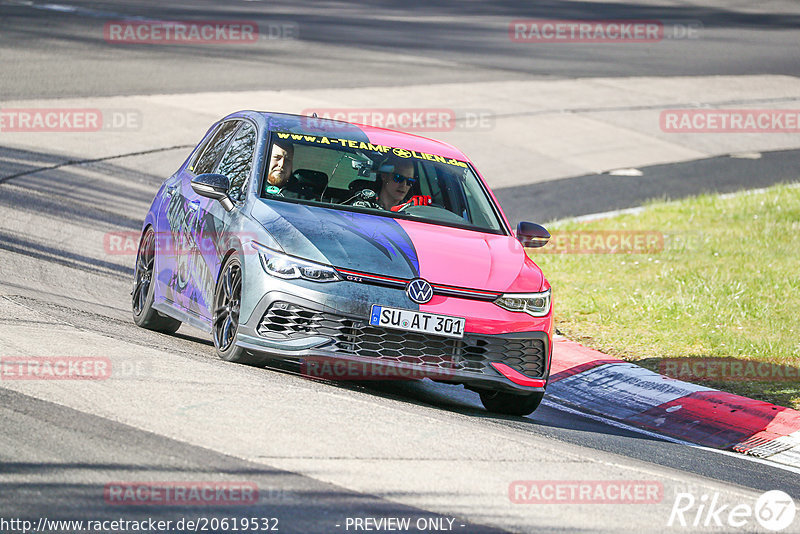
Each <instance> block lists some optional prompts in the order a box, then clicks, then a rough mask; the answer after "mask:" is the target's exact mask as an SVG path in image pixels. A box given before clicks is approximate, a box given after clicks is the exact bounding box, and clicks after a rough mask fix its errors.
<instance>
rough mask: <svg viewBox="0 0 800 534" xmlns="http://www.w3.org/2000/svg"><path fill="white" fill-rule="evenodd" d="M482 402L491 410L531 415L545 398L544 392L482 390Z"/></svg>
mask: <svg viewBox="0 0 800 534" xmlns="http://www.w3.org/2000/svg"><path fill="white" fill-rule="evenodd" d="M480 396H481V403H483V407H484V408H486V409H487V410H488V411H490V412H494V413H501V414H504V415H530V414H532V413H533V412H535V411H536V408H538V407H539V404H540V403H541V402H542V399H543V398H544V392H543V391H538V392H536V393H526V394H522V395H520V394H516V393H506V392H505V391H481V392H480Z"/></svg>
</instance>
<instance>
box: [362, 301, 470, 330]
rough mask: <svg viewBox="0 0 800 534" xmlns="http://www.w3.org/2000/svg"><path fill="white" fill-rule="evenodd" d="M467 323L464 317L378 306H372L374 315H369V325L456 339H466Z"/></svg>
mask: <svg viewBox="0 0 800 534" xmlns="http://www.w3.org/2000/svg"><path fill="white" fill-rule="evenodd" d="M465 323H466V319H464V318H463V317H452V316H450V315H437V314H435V313H424V312H418V311H413V310H403V309H401V308H387V307H386V306H378V305H377V304H373V305H372V313H370V315H369V324H371V325H373V326H384V327H386V328H395V329H397V330H405V331H407V332H423V333H425V334H435V335H437V336H447V337H456V338H462V337H464V324H465Z"/></svg>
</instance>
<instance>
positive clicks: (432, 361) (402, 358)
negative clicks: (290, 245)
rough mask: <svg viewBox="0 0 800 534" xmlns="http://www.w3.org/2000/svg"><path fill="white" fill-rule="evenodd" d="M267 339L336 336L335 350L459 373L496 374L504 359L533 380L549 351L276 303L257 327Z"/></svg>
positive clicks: (536, 344)
mask: <svg viewBox="0 0 800 534" xmlns="http://www.w3.org/2000/svg"><path fill="white" fill-rule="evenodd" d="M257 330H258V333H259V334H260V335H261V336H264V337H268V338H273V339H274V338H291V337H295V336H298V335H303V336H308V335H321V336H326V337H330V338H332V339H333V340H334V344H333V347H332V350H333V351H335V352H341V353H346V354H354V355H357V356H362V357H367V358H375V359H376V360H381V361H387V362H403V363H409V364H417V365H427V366H431V367H438V368H440V369H447V370H453V371H460V372H468V373H477V374H489V375H492V376H496V374H497V373H496V372H495V371H494V370H493V369H492V368H491V367H490V366H489V362H502V363H505V364H506V365H508V366H509V367H511V368H513V369H515V370H516V371H519V372H520V373H522V374H524V375H527V376H529V377H532V378H539V377H542V376H544V372H545V349H544V342H543V341H542V340H541V339H526V338H511V337H503V336H482V335H478V334H465V335H464V337H463V339H453V338H447V337H442V336H434V335H430V334H420V333H416V332H402V331H399V330H388V329H386V330H385V329H382V328H377V327H374V326H371V325H369V324H365V323H364V322H363V321H358V320H355V319H351V318H348V317H343V316H341V315H334V314H330V313H323V312H318V311H315V310H310V309H307V308H301V307H300V306H296V305H294V304H289V303H287V302H275V303H273V304H272V305H271V306H270V308H269V309H268V310H267V312H266V313H265V314H264V317H263V318H262V319H261V322H260V323H259V325H258V328H257Z"/></svg>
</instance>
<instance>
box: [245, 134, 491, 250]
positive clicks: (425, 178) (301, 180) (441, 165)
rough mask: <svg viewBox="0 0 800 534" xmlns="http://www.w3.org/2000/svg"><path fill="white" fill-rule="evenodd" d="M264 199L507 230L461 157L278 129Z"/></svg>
mask: <svg viewBox="0 0 800 534" xmlns="http://www.w3.org/2000/svg"><path fill="white" fill-rule="evenodd" d="M272 137H273V141H272V144H271V146H270V148H269V152H268V155H269V157H268V159H267V168H266V170H265V173H266V176H265V179H264V180H263V181H262V186H261V191H260V194H261V197H262V198H265V199H277V200H289V201H292V202H302V203H307V204H315V205H325V206H327V207H334V208H338V209H351V210H355V211H366V212H372V213H376V214H380V215H385V216H390V217H399V218H407V219H414V220H420V221H424V222H428V223H433V224H443V225H446V226H457V227H463V228H467V229H474V230H479V231H483V232H491V233H498V234H502V233H504V230H503V225H502V223H501V220H500V216H499V214H498V212H497V210H496V208H495V207H494V205H493V203H492V201H491V200H490V198H489V195H488V193H487V191H486V189H485V188H484V186H483V185H482V183H481V181H480V180H479V179H478V177H477V176H476V175H475V173H474V172H473V170H472V169H471V168H470V166H469V165H468V164H467V163H466V162H464V161H460V160H456V159H453V158H446V157H443V156H440V155H437V154H427V153H423V152H419V151H414V150H410V149H406V148H403V147H389V146H384V145H376V144H372V143H369V142H367V141H356V140H351V139H339V138H335V137H330V136H320V135H305V134H297V133H289V132H273V136H272Z"/></svg>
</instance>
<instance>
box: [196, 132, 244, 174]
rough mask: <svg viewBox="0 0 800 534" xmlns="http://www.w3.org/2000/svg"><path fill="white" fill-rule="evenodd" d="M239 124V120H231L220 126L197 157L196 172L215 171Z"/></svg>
mask: <svg viewBox="0 0 800 534" xmlns="http://www.w3.org/2000/svg"><path fill="white" fill-rule="evenodd" d="M237 126H239V121H229V122H226V123H225V124H223V125H222V126H220V127H219V129H218V130H217V133H216V134H214V137H212V138H211V141H209V142H208V144H207V145H206V147H205V148H204V149H203V154H202V155H201V156H200V157H199V158H198V159H197V163H195V165H194V173H195V174H204V173H207V172H213V171H214V165H216V164H217V161H219V157H220V155H221V154H222V151H223V150H225V147H226V146H227V144H228V141H230V139H231V136H232V135H233V132H235V131H236V127H237Z"/></svg>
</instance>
